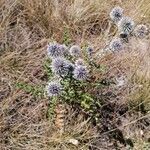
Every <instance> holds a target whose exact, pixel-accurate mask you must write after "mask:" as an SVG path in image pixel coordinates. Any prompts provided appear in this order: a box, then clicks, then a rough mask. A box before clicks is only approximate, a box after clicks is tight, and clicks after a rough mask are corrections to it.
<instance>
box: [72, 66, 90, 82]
mask: <svg viewBox="0 0 150 150" xmlns="http://www.w3.org/2000/svg"><path fill="white" fill-rule="evenodd" d="M88 76H89V71H88V70H87V67H86V66H81V65H79V66H76V67H75V69H74V71H73V77H74V78H75V79H76V80H79V81H84V80H87V78H88Z"/></svg>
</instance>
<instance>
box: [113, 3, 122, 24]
mask: <svg viewBox="0 0 150 150" xmlns="http://www.w3.org/2000/svg"><path fill="white" fill-rule="evenodd" d="M122 17H123V9H122V8H121V7H119V6H117V7H114V8H113V9H112V10H111V12H110V18H111V20H112V21H114V22H115V23H117V22H118V21H120V20H121V19H122Z"/></svg>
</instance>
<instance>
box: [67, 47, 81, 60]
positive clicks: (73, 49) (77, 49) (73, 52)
mask: <svg viewBox="0 0 150 150" xmlns="http://www.w3.org/2000/svg"><path fill="white" fill-rule="evenodd" d="M69 52H70V55H71V56H73V57H79V56H80V54H81V49H80V47H79V46H77V45H73V46H72V47H71V48H70V50H69Z"/></svg>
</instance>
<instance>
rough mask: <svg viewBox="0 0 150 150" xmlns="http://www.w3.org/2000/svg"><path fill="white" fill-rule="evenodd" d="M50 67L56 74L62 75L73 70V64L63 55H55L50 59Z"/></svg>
mask: <svg viewBox="0 0 150 150" xmlns="http://www.w3.org/2000/svg"><path fill="white" fill-rule="evenodd" d="M51 68H52V71H53V72H54V73H55V74H56V75H59V76H61V77H64V76H67V75H68V74H69V72H71V71H73V64H72V63H71V62H69V61H68V60H66V59H65V58H63V57H57V58H55V59H53V60H52V64H51Z"/></svg>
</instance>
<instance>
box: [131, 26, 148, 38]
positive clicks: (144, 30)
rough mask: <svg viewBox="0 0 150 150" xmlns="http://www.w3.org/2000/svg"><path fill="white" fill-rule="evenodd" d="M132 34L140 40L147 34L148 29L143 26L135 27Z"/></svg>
mask: <svg viewBox="0 0 150 150" xmlns="http://www.w3.org/2000/svg"><path fill="white" fill-rule="evenodd" d="M134 34H135V36H136V37H138V38H140V39H142V38H144V37H145V36H146V35H147V34H148V28H147V26H146V25H144V24H140V25H137V26H136V28H135V30H134Z"/></svg>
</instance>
